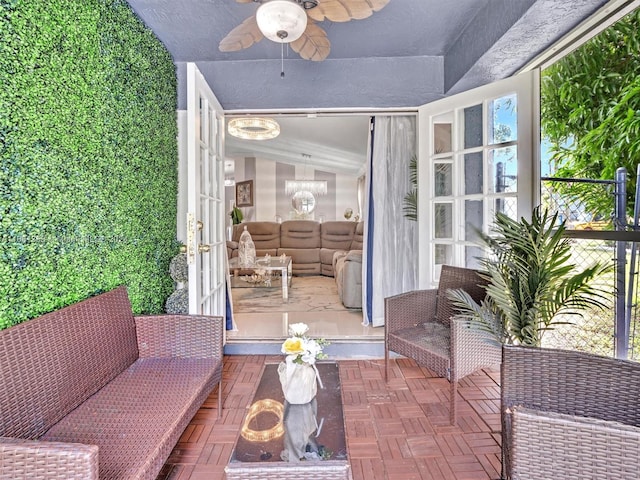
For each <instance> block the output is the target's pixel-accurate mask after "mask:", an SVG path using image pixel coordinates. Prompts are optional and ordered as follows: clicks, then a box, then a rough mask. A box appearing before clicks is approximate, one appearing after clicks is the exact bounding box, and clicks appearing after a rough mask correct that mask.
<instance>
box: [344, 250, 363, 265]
mask: <svg viewBox="0 0 640 480" xmlns="http://www.w3.org/2000/svg"><path fill="white" fill-rule="evenodd" d="M344 261H345V262H359V263H362V250H349V252H347V255H346V256H345V258H344Z"/></svg>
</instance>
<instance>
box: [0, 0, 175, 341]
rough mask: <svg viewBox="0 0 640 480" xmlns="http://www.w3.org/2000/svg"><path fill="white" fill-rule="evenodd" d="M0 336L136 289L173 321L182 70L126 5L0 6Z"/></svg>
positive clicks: (114, 1) (42, 1)
mask: <svg viewBox="0 0 640 480" xmlns="http://www.w3.org/2000/svg"><path fill="white" fill-rule="evenodd" d="M0 31H1V32H2V34H1V35H0V82H2V85H3V88H1V89H0V328H6V327H8V326H10V325H13V324H16V323H19V322H22V321H24V320H27V319H29V318H33V317H36V316H38V315H41V314H43V313H46V312H49V311H52V310H55V309H57V308H60V307H63V306H66V305H69V304H71V303H74V302H77V301H79V300H82V299H84V298H87V297H89V296H92V295H96V294H98V293H100V292H103V291H107V290H111V289H112V288H114V287H116V286H118V285H121V284H123V285H126V286H127V288H128V291H129V296H130V299H131V303H132V307H133V309H134V311H135V312H136V313H159V312H162V310H163V307H164V301H165V299H166V298H167V297H168V296H169V294H170V293H171V291H172V289H173V282H172V280H171V278H170V277H169V275H168V267H169V262H170V260H171V258H172V257H173V256H174V255H175V254H176V253H177V251H178V244H177V242H176V238H175V235H176V233H175V232H176V200H175V199H176V196H177V168H176V166H177V161H178V159H177V141H176V137H177V119H176V105H177V90H176V87H177V84H176V75H175V65H174V63H173V61H172V59H171V56H170V55H169V53H168V52H167V51H166V49H165V48H164V47H163V45H162V44H161V43H160V42H159V41H158V40H157V38H155V36H154V35H153V33H152V32H151V31H150V30H149V29H148V28H146V27H145V26H144V25H143V24H142V23H141V22H140V21H139V19H138V18H137V17H136V16H135V14H134V13H133V12H132V10H131V8H130V7H129V5H128V4H127V2H126V1H123V0H101V1H96V0H87V1H80V2H70V1H67V0H29V1H18V0H16V1H0Z"/></svg>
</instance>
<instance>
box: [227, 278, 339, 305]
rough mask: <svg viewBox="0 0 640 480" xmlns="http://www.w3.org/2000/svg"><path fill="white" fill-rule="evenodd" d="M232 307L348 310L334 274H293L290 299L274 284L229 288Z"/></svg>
mask: <svg viewBox="0 0 640 480" xmlns="http://www.w3.org/2000/svg"><path fill="white" fill-rule="evenodd" d="M231 298H232V302H233V310H234V312H237V313H266V312H318V311H341V312H344V311H347V310H348V309H346V308H345V307H344V306H343V305H342V302H340V297H339V296H338V288H337V286H336V281H335V279H334V278H333V277H323V276H320V275H318V276H306V277H293V279H292V280H291V287H289V301H288V302H285V301H283V300H282V290H281V288H280V287H277V288H232V289H231Z"/></svg>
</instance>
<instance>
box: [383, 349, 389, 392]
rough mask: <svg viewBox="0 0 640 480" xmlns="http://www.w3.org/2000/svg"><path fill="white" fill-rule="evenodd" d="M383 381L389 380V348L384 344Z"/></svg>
mask: <svg viewBox="0 0 640 480" xmlns="http://www.w3.org/2000/svg"><path fill="white" fill-rule="evenodd" d="M385 343H386V342H385ZM384 381H385V382H389V349H388V348H387V346H386V344H385V346H384Z"/></svg>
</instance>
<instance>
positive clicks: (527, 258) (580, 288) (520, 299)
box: [449, 207, 612, 346]
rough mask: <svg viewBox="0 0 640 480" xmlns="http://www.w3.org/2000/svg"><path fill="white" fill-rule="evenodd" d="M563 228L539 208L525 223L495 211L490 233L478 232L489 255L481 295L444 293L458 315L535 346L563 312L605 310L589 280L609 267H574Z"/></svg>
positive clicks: (501, 338) (505, 338) (506, 339)
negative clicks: (479, 297) (477, 297)
mask: <svg viewBox="0 0 640 480" xmlns="http://www.w3.org/2000/svg"><path fill="white" fill-rule="evenodd" d="M564 231H565V224H564V222H562V223H559V222H558V214H557V213H556V214H554V215H550V214H549V213H548V212H547V211H542V210H541V209H540V207H537V208H536V209H534V211H533V214H532V218H531V221H527V220H525V219H524V218H522V219H520V221H516V220H513V219H511V218H510V217H508V216H507V215H504V214H502V213H497V214H496V219H495V226H494V228H493V232H492V233H493V235H492V236H489V235H484V234H482V233H480V232H479V235H480V237H481V238H482V241H483V243H484V244H485V246H486V247H487V248H488V251H489V253H490V256H489V257H487V258H484V259H482V260H481V263H482V266H483V268H484V270H485V272H484V273H483V275H484V276H485V277H486V278H487V279H488V280H489V284H488V286H487V287H486V289H487V295H486V297H485V299H484V300H483V301H482V302H481V303H479V304H478V303H476V302H475V301H474V300H473V299H472V298H471V297H470V296H469V295H468V294H467V293H466V292H464V291H463V290H451V291H450V292H449V296H450V298H451V299H452V301H453V302H454V303H455V305H456V306H457V307H458V309H459V310H460V312H461V315H462V316H463V317H467V318H468V319H469V321H470V323H471V325H472V326H474V327H477V328H479V329H480V330H483V331H485V332H488V333H490V334H491V335H492V336H493V337H494V338H495V339H496V341H498V342H500V343H508V344H520V345H530V346H540V344H541V341H542V336H543V334H544V332H545V331H547V330H549V329H552V328H553V327H554V325H558V324H560V323H566V320H565V319H564V317H565V315H581V312H582V311H583V310H584V309H586V308H605V304H604V292H603V291H602V290H601V289H599V288H598V287H597V286H594V280H595V279H596V278H598V277H599V276H600V275H602V274H603V273H605V272H607V271H609V270H610V269H611V268H612V265H609V264H607V265H605V264H600V263H596V264H594V265H592V266H589V267H587V268H584V269H578V268H577V267H576V266H575V265H574V264H572V263H571V243H570V242H569V240H568V239H567V238H565V237H564V236H563V234H564Z"/></svg>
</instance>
